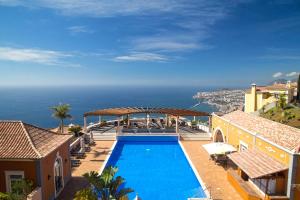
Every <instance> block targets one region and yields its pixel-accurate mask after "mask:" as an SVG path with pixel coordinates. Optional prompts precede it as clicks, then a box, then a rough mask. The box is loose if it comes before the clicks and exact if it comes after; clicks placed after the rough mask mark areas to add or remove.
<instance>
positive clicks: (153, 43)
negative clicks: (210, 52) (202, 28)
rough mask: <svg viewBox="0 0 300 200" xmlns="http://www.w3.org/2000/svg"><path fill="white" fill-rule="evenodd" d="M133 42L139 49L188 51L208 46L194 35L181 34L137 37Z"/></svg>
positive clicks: (135, 47)
mask: <svg viewBox="0 0 300 200" xmlns="http://www.w3.org/2000/svg"><path fill="white" fill-rule="evenodd" d="M132 44H133V46H134V47H133V48H134V49H135V50H139V51H148V50H152V51H186V50H193V49H204V48H207V47H206V46H205V45H200V44H199V43H198V42H197V41H196V39H195V38H193V37H190V38H186V37H180V36H176V37H174V36H169V37H159V36H154V37H146V38H139V39H135V40H134V41H133V43H132Z"/></svg>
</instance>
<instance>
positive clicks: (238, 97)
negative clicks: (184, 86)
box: [193, 89, 245, 114]
mask: <svg viewBox="0 0 300 200" xmlns="http://www.w3.org/2000/svg"><path fill="white" fill-rule="evenodd" d="M193 98H194V99H197V100H198V101H199V102H203V103H206V104H209V105H212V106H215V107H216V108H217V110H218V112H220V113H222V114H226V113H230V112H232V111H235V110H242V109H243V106H244V101H245V91H244V90H241V89H239V90H237V89H235V90H229V89H222V90H218V91H213V92H197V94H196V95H194V96H193Z"/></svg>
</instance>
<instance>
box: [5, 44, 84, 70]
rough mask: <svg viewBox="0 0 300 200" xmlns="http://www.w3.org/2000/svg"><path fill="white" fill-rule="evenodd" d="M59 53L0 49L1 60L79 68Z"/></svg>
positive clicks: (66, 55) (65, 55) (8, 48)
mask: <svg viewBox="0 0 300 200" xmlns="http://www.w3.org/2000/svg"><path fill="white" fill-rule="evenodd" d="M71 56H72V55H71V54H66V53H63V52H59V51H51V50H41V49H25V48H12V47H0V60H5V61H14V62H31V63H38V64H45V65H61V66H65V67H79V66H80V65H78V64H72V63H68V62H65V61H64V60H63V59H64V58H67V57H71Z"/></svg>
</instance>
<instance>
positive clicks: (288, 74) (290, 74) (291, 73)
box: [286, 72, 299, 77]
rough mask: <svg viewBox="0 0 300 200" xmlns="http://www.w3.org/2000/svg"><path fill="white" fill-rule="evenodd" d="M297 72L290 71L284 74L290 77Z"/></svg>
mask: <svg viewBox="0 0 300 200" xmlns="http://www.w3.org/2000/svg"><path fill="white" fill-rule="evenodd" d="M298 74H299V73H298V72H290V73H287V74H286V76H288V77H291V76H297V75H298Z"/></svg>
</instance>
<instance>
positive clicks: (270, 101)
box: [245, 81, 297, 113]
mask: <svg viewBox="0 0 300 200" xmlns="http://www.w3.org/2000/svg"><path fill="white" fill-rule="evenodd" d="M296 87H297V85H296V83H291V82H290V81H289V82H287V84H274V85H270V86H256V84H252V86H251V89H249V90H247V91H246V92H245V112H246V113H250V112H255V111H258V110H260V109H262V108H263V107H265V106H271V107H272V106H274V105H275V104H276V102H277V101H278V99H279V95H284V97H285V98H286V101H287V103H290V102H291V101H292V100H293V99H294V95H295V91H296Z"/></svg>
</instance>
